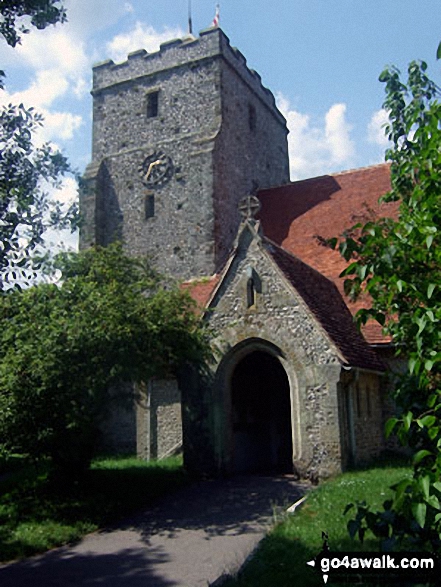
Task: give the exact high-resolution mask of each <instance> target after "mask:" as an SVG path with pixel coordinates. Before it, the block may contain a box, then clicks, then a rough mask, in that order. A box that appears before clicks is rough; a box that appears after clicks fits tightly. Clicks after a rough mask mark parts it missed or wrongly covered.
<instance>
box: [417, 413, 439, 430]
mask: <svg viewBox="0 0 441 587" xmlns="http://www.w3.org/2000/svg"><path fill="white" fill-rule="evenodd" d="M417 422H418V424H419V425H420V427H421V428H430V427H431V426H433V425H434V424H435V422H436V416H430V415H429V416H424V417H423V418H420V419H419V420H417Z"/></svg>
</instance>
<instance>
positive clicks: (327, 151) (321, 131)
mask: <svg viewBox="0 0 441 587" xmlns="http://www.w3.org/2000/svg"><path fill="white" fill-rule="evenodd" d="M277 104H278V107H279V109H280V110H281V112H282V114H283V115H284V116H285V118H286V121H287V125H288V129H289V131H290V132H289V135H288V149H289V156H290V167H291V179H292V180H295V179H302V178H306V177H311V176H315V175H322V174H324V173H329V172H333V171H338V170H340V169H342V168H344V167H346V168H348V167H350V166H351V165H352V164H353V162H354V159H355V146H354V142H353V140H352V139H351V136H350V133H351V130H352V127H351V126H350V125H349V124H348V122H347V121H346V104H334V105H333V106H331V107H330V109H329V110H328V112H327V113H326V115H325V119H324V121H323V122H322V123H321V124H317V123H314V122H312V121H311V117H310V116H309V115H308V114H302V113H301V112H298V111H296V110H293V109H292V108H291V105H290V103H289V101H288V100H287V99H286V98H285V97H284V96H283V95H281V94H279V95H278V96H277Z"/></svg>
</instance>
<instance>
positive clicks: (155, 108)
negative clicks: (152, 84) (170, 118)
mask: <svg viewBox="0 0 441 587" xmlns="http://www.w3.org/2000/svg"><path fill="white" fill-rule="evenodd" d="M158 113H159V91H158V90H155V91H154V92H149V93H148V94H147V118H156V117H157V116H158Z"/></svg>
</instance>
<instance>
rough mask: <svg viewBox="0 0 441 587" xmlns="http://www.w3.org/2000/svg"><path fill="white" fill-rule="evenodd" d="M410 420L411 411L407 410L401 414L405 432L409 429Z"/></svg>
mask: <svg viewBox="0 0 441 587" xmlns="http://www.w3.org/2000/svg"><path fill="white" fill-rule="evenodd" d="M412 420H413V414H412V412H407V414H405V415H404V416H403V427H404V430H405V431H406V432H407V431H408V430H409V428H410V425H411V423H412Z"/></svg>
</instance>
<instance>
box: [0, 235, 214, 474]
mask: <svg viewBox="0 0 441 587" xmlns="http://www.w3.org/2000/svg"><path fill="white" fill-rule="evenodd" d="M58 266H59V267H61V269H62V273H63V284H62V285H61V286H59V285H55V284H40V285H37V286H34V287H32V288H29V289H28V290H24V291H21V292H20V291H12V292H10V293H7V294H4V295H3V297H2V298H0V319H1V321H2V330H1V332H0V438H1V439H2V442H3V448H4V450H8V451H11V450H16V451H19V452H22V453H25V454H28V455H30V456H31V457H33V458H34V459H35V460H39V459H42V458H50V459H51V461H52V463H53V464H55V465H56V466H57V467H58V468H59V469H62V470H63V471H65V470H70V471H71V472H73V471H75V470H81V469H83V468H84V467H86V466H87V465H88V463H89V461H90V458H91V456H92V453H93V449H94V448H95V442H96V440H97V434H98V429H99V423H100V421H101V418H102V417H104V416H105V408H106V405H107V403H108V398H109V388H111V387H112V386H118V385H119V384H120V383H121V382H142V381H147V380H148V379H149V378H151V377H153V376H164V375H169V374H173V373H176V372H177V370H178V369H179V368H180V366H181V365H183V364H184V363H185V362H186V361H198V360H202V359H203V357H204V356H205V352H206V348H207V347H206V337H205V334H204V331H203V330H202V329H201V323H200V320H199V318H198V317H197V315H196V313H195V311H194V304H193V301H192V300H191V298H190V297H189V296H188V295H187V294H185V293H183V292H181V291H179V290H178V289H174V288H170V287H168V286H167V287H164V283H163V282H162V281H161V279H160V278H159V277H158V276H157V275H155V274H154V272H153V271H152V270H151V269H150V268H149V266H148V265H146V264H143V263H141V262H140V261H138V260H135V259H132V258H129V257H127V256H125V255H124V254H123V253H122V250H121V246H119V245H113V246H109V247H108V248H104V249H96V250H95V249H90V250H88V251H85V252H82V253H79V254H73V253H72V254H66V255H63V256H62V257H61V261H58Z"/></svg>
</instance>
